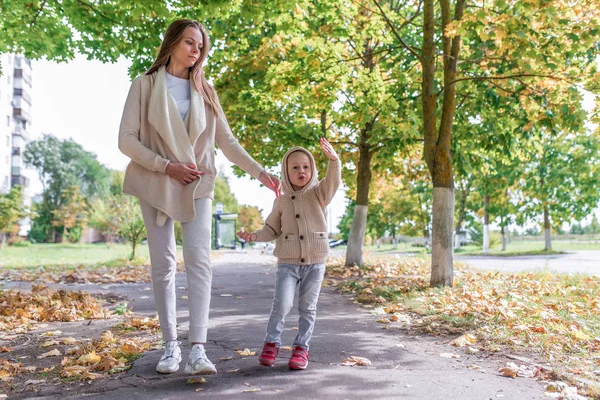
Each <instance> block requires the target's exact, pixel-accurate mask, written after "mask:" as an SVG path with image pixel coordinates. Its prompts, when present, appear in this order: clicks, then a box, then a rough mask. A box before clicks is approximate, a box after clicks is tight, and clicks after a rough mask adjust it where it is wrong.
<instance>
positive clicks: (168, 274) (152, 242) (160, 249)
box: [140, 198, 212, 343]
mask: <svg viewBox="0 0 600 400" xmlns="http://www.w3.org/2000/svg"><path fill="white" fill-rule="evenodd" d="M140 204H141V208H142V216H143V218H144V224H145V225H146V231H147V233H148V248H149V250H150V264H151V266H152V287H153V289H154V301H155V303H156V310H157V311H158V318H159V321H160V328H161V330H162V337H163V340H164V341H170V340H177V305H176V299H177V294H176V285H175V273H176V272H177V256H176V253H175V251H176V246H175V228H174V226H175V223H174V221H173V220H172V219H171V218H167V221H166V222H165V224H164V225H163V226H157V225H156V209H155V208H154V207H152V206H150V205H149V204H146V203H143V202H140ZM211 214H212V200H211V199H209V198H202V199H197V200H196V218H195V219H194V220H193V221H190V222H183V223H182V224H181V226H182V228H183V261H184V263H185V271H186V276H187V283H188V293H187V295H188V302H189V308H190V309H189V313H190V331H189V340H190V342H192V343H204V342H206V334H207V331H208V310H209V307H210V290H211V284H212V268H211V265H210V233H211V227H212V221H211Z"/></svg>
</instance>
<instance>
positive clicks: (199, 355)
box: [185, 344, 217, 375]
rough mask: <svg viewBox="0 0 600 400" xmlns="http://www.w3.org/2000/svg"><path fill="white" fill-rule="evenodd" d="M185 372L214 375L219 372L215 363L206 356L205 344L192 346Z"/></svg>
mask: <svg viewBox="0 0 600 400" xmlns="http://www.w3.org/2000/svg"><path fill="white" fill-rule="evenodd" d="M185 373H186V374H190V375H214V374H216V373H217V369H216V368H215V365H214V364H213V363H212V362H210V360H209V359H208V358H207V357H206V352H205V351H204V346H202V345H201V344H195V345H193V346H192V351H190V358H188V362H187V365H186V366H185Z"/></svg>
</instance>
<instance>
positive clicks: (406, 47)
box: [373, 0, 421, 60]
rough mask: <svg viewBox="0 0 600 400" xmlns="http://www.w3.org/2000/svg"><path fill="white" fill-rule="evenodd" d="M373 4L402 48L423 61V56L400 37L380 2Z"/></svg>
mask: <svg viewBox="0 0 600 400" xmlns="http://www.w3.org/2000/svg"><path fill="white" fill-rule="evenodd" d="M373 2H374V3H375V5H376V6H377V8H379V11H381V16H382V17H383V19H385V22H386V23H387V25H388V26H389V27H390V29H391V30H392V33H393V34H394V36H396V39H398V41H399V42H400V43H401V44H402V47H404V48H405V49H406V50H408V51H410V52H411V53H412V54H413V55H414V56H415V57H417V59H418V60H421V55H420V54H419V53H417V52H416V51H415V50H414V49H413V48H412V47H411V46H409V45H408V44H407V43H405V42H404V40H403V39H402V38H401V37H400V34H399V33H398V32H397V31H396V28H395V27H394V25H393V24H392V21H390V20H389V18H388V17H387V15H386V14H385V12H384V11H383V8H381V5H380V4H379V2H378V1H377V0H373Z"/></svg>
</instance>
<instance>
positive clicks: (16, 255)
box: [0, 243, 149, 268]
mask: <svg viewBox="0 0 600 400" xmlns="http://www.w3.org/2000/svg"><path fill="white" fill-rule="evenodd" d="M130 256H131V247H130V246H129V245H125V244H111V245H110V246H107V245H106V244H104V243H98V244H83V243H81V244H80V243H74V244H71V243H69V244H62V243H44V244H42V243H39V244H32V245H31V246H28V247H14V246H5V247H4V249H2V250H0V268H26V267H30V268H31V267H40V266H71V267H72V266H78V265H80V264H85V265H98V264H111V262H114V260H119V259H121V260H122V259H129V257H130ZM136 258H141V259H149V255H148V246H147V245H139V246H138V247H137V249H136Z"/></svg>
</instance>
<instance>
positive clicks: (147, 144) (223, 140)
mask: <svg viewBox="0 0 600 400" xmlns="http://www.w3.org/2000/svg"><path fill="white" fill-rule="evenodd" d="M190 91H191V98H190V108H189V111H188V114H187V116H186V119H185V121H184V120H182V119H181V114H180V113H179V110H178V109H177V104H176V103H175V100H174V99H173V97H172V96H171V95H170V93H169V92H168V89H167V84H166V75H165V68H164V67H162V68H161V69H159V70H158V71H156V72H155V73H153V74H152V75H142V76H140V77H138V78H136V79H135V80H134V81H133V83H132V85H131V89H130V90H129V95H128V96H127V101H126V102H125V108H124V110H123V117H122V119H121V126H120V129H119V149H120V150H121V151H122V152H123V153H124V154H125V155H127V156H128V157H129V158H131V162H130V163H129V165H128V166H127V170H126V172H125V181H124V183H123V192H125V193H127V194H131V195H133V196H136V197H138V198H140V199H141V200H142V201H144V202H146V203H148V204H150V205H151V206H152V207H154V208H156V209H158V210H159V211H160V212H159V213H158V215H157V223H158V225H159V226H162V225H163V224H164V222H165V220H166V218H167V216H168V217H171V218H173V219H174V220H177V221H182V222H187V221H191V220H193V219H194V218H195V216H196V210H195V206H194V200H195V199H199V198H202V197H210V198H213V196H214V195H213V193H214V187H215V176H216V175H217V170H216V168H215V143H216V144H217V145H218V146H219V148H220V149H221V150H222V151H223V153H224V154H225V156H226V157H227V158H228V159H229V160H230V161H231V162H233V163H235V164H236V165H238V166H239V167H240V168H242V169H243V170H244V171H246V172H247V173H249V174H250V175H252V176H253V177H254V178H258V176H259V175H260V173H261V172H262V171H263V168H262V166H261V165H260V164H258V163H257V162H256V161H254V160H253V159H252V157H250V155H249V154H248V153H247V152H246V151H245V150H244V149H243V148H242V146H240V144H239V143H238V141H237V139H236V138H235V137H234V136H233V134H232V133H231V129H230V128H229V125H228V124H227V120H226V119H225V117H224V116H223V115H221V116H220V117H218V116H216V115H215V113H214V112H213V110H212V108H211V107H210V106H209V105H208V104H205V102H204V99H203V98H202V96H201V95H200V93H199V92H198V91H197V90H196V87H195V85H194V84H193V82H192V84H191V85H190ZM169 161H172V162H185V163H190V164H195V165H196V167H197V168H198V170H199V171H202V172H204V175H203V176H201V177H200V178H199V179H197V180H195V181H194V182H192V183H190V184H187V185H183V184H181V183H179V182H178V181H177V180H175V179H173V178H171V177H169V176H168V175H166V174H165V169H166V167H167V164H168V163H169Z"/></svg>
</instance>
